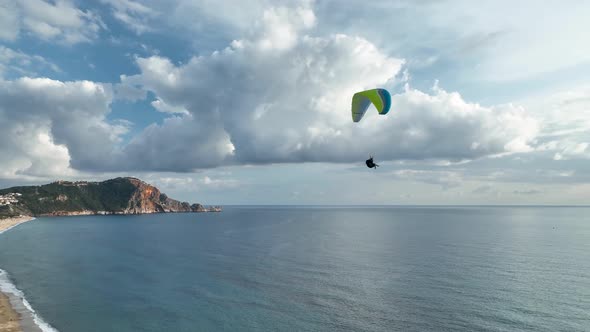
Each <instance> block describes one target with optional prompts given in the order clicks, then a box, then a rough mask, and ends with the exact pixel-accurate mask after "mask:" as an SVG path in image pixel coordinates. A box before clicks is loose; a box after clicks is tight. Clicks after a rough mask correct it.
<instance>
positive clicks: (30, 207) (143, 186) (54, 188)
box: [0, 178, 221, 217]
mask: <svg viewBox="0 0 590 332" xmlns="http://www.w3.org/2000/svg"><path fill="white" fill-rule="evenodd" d="M219 211H221V208H219V207H209V208H205V207H203V206H202V205H200V204H193V205H191V204H189V203H187V202H180V201H177V200H174V199H172V198H169V197H168V196H167V195H165V194H164V193H162V192H160V190H159V189H158V188H156V187H154V186H152V185H150V184H148V183H145V182H143V181H141V180H139V179H136V178H116V179H111V180H106V181H103V182H85V181H79V182H69V181H58V182H54V183H50V184H47V185H42V186H29V187H13V188H8V189H3V190H0V217H1V216H12V215H19V214H27V215H32V216H56V215H91V214H142V213H161V212H219Z"/></svg>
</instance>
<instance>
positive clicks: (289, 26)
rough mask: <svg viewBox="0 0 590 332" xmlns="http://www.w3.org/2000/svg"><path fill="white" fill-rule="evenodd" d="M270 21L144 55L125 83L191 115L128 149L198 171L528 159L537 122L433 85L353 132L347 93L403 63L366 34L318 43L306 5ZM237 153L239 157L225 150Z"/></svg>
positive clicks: (384, 81)
mask: <svg viewBox="0 0 590 332" xmlns="http://www.w3.org/2000/svg"><path fill="white" fill-rule="evenodd" d="M263 18H264V19H263V20H261V21H260V24H259V25H258V26H257V30H254V31H253V32H252V33H251V37H249V38H247V39H240V40H235V41H233V42H232V43H231V45H230V46H228V47H227V48H225V49H223V50H221V51H215V52H213V53H212V54H210V55H208V56H199V57H193V58H192V59H191V60H190V61H188V63H186V64H183V65H178V66H177V65H174V64H173V63H172V62H171V61H170V60H168V59H167V58H164V57H159V56H153V57H149V58H138V60H137V64H138V66H139V68H140V70H141V74H140V75H136V76H129V77H126V78H125V80H126V81H127V82H128V83H129V84H135V85H141V86H142V87H143V88H144V89H146V90H150V91H152V92H154V93H155V94H156V95H157V97H158V98H159V99H158V100H157V101H155V104H154V106H155V107H160V106H162V105H163V104H161V103H162V100H165V101H166V103H165V104H170V105H174V107H175V108H177V109H179V110H187V111H188V112H190V114H191V116H184V117H179V118H173V119H169V120H168V121H167V122H165V123H164V124H162V125H160V126H152V127H150V128H148V130H147V131H145V132H144V133H142V135H141V136H140V137H138V138H136V139H135V140H134V141H133V142H132V146H133V151H141V152H138V153H139V154H141V155H144V156H150V155H155V154H156V153H157V154H158V155H159V156H162V155H165V156H167V157H163V158H162V157H161V158H159V159H158V160H157V159H155V158H154V161H153V163H151V165H152V167H156V168H157V167H159V166H158V164H163V165H162V167H163V168H164V169H169V167H170V166H172V165H175V166H174V167H178V168H179V169H191V168H197V167H204V166H206V167H210V166H216V165H220V164H223V163H228V162H232V163H267V162H305V161H333V162H350V161H355V160H359V159H362V158H364V157H365V156H366V155H367V154H369V153H372V154H375V155H377V156H378V158H380V160H383V159H386V160H393V159H450V160H454V161H460V160H469V159H474V158H480V157H485V156H493V155H505V154H509V153H515V152H528V151H531V150H532V147H531V145H530V144H531V142H532V141H533V140H534V139H535V137H536V135H537V133H538V123H537V121H536V120H535V119H533V118H532V117H530V116H529V115H528V114H527V112H526V111H525V110H524V109H522V108H521V107H518V106H514V105H510V104H508V105H499V106H494V107H483V106H480V105H478V104H473V103H468V102H466V101H464V100H463V99H462V97H461V95H460V94H459V93H450V92H447V91H444V90H443V89H441V88H438V87H437V86H435V88H434V93H433V94H426V93H423V92H421V91H418V90H413V89H409V88H408V89H407V91H406V92H404V93H402V94H399V95H395V96H394V97H393V106H392V109H393V110H392V111H391V112H390V114H389V115H388V116H387V117H381V116H377V115H374V114H373V113H370V114H368V115H367V116H366V117H365V119H364V120H363V121H362V122H361V123H358V124H355V123H352V121H351V120H350V96H352V94H353V93H354V92H356V91H358V90H361V89H365V88H373V87H377V86H386V85H391V84H392V82H394V81H395V77H396V75H397V74H398V73H399V72H400V69H401V67H402V64H403V63H404V60H402V59H397V58H392V57H389V56H387V55H385V54H383V53H382V52H381V51H380V50H379V49H378V48H377V47H376V46H375V45H373V44H372V43H370V42H368V41H367V40H365V39H363V38H361V37H352V36H348V35H342V34H334V35H327V36H315V35H313V34H312V33H313V30H312V28H313V27H314V26H315V16H314V15H313V12H310V11H309V10H308V9H307V8H300V7H296V8H278V9H270V10H267V11H266V12H265V13H264V15H263ZM270 32H272V33H270ZM273 33H280V34H281V35H285V36H287V37H288V38H279V37H277V36H275V35H274V34H273ZM160 108H162V107H160ZM183 133H185V134H186V136H183ZM156 135H157V136H156ZM155 141H157V143H156V142H155ZM179 142H182V143H180V144H186V145H187V147H186V148H180V147H178V145H179ZM230 144H232V145H233V147H234V148H235V150H233V149H226V148H224V147H226V146H229V145H230ZM213 146H216V148H212V147H213ZM180 151H182V153H181V156H179V152H180ZM205 151H209V153H208V154H203V153H204V152H205ZM177 158H179V159H180V160H175V159H177ZM146 162H147V163H148V164H150V163H149V162H148V161H147V160H144V161H143V162H142V165H145V163H146ZM164 165H167V166H164Z"/></svg>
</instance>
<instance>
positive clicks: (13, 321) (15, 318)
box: [0, 293, 22, 332]
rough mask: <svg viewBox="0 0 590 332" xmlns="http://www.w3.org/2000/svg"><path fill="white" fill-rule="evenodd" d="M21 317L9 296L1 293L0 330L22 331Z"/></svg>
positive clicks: (5, 331)
mask: <svg viewBox="0 0 590 332" xmlns="http://www.w3.org/2000/svg"><path fill="white" fill-rule="evenodd" d="M21 331H22V329H21V327H20V317H19V315H18V313H17V312H16V311H14V309H12V306H11V305H10V301H9V300H8V297H7V296H6V295H4V294H2V293H0V332H21Z"/></svg>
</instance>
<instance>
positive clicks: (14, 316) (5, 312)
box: [0, 216, 34, 332]
mask: <svg viewBox="0 0 590 332" xmlns="http://www.w3.org/2000/svg"><path fill="white" fill-rule="evenodd" d="M33 219H34V218H33V217H29V216H20V217H15V218H6V219H0V234H1V233H3V232H4V231H6V230H8V229H10V228H12V227H14V226H16V225H18V224H21V223H23V222H27V221H30V220H33ZM0 332H22V329H21V325H20V315H19V314H18V313H17V312H16V311H15V310H14V309H13V308H12V306H11V305H10V300H9V299H8V297H7V296H6V295H5V294H3V293H1V292H0Z"/></svg>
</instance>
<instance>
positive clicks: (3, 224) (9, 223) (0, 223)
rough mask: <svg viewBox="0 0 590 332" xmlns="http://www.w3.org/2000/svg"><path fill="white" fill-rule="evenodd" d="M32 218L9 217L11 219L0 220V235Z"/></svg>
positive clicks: (32, 218)
mask: <svg viewBox="0 0 590 332" xmlns="http://www.w3.org/2000/svg"><path fill="white" fill-rule="evenodd" d="M34 219H35V218H34V217H31V216H18V217H11V218H4V219H0V234H2V233H4V232H6V231H7V230H9V229H11V228H12V227H15V226H17V225H20V224H22V223H24V222H27V221H31V220H34Z"/></svg>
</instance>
